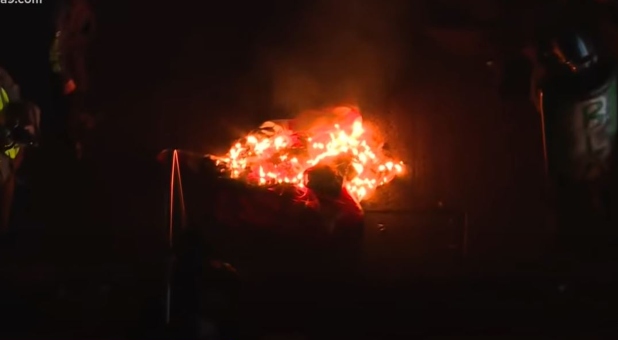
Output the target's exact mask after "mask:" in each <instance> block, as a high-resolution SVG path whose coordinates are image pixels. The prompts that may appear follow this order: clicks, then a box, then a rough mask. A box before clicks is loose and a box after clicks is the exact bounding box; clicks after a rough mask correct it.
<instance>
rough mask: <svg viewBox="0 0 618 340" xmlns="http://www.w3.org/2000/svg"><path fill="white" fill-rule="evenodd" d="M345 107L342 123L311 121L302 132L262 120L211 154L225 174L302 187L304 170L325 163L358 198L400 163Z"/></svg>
mask: <svg viewBox="0 0 618 340" xmlns="http://www.w3.org/2000/svg"><path fill="white" fill-rule="evenodd" d="M339 109H340V108H339ZM349 113H350V114H352V115H353V116H351V118H352V119H346V120H345V121H347V123H346V122H339V123H335V124H332V125H331V124H321V125H318V126H312V128H311V129H309V131H307V132H296V131H292V130H290V129H285V128H282V127H281V126H279V125H276V124H274V123H270V126H268V122H267V123H265V124H264V125H263V128H262V129H261V130H258V131H257V132H254V133H250V134H249V135H247V136H246V137H245V138H243V139H241V140H239V141H237V142H236V143H235V144H234V145H233V146H232V148H231V149H230V150H229V152H228V153H227V155H226V156H223V157H215V156H211V158H212V159H214V160H215V161H216V162H217V165H219V166H222V167H224V169H225V170H226V172H228V174H229V176H230V177H231V178H237V179H243V180H245V181H247V182H248V183H251V184H257V185H264V186H269V185H277V184H283V183H286V184H291V185H295V186H297V187H299V188H304V187H305V185H306V184H307V183H306V176H305V174H306V173H305V171H306V170H308V169H310V168H312V167H314V166H317V165H320V166H322V165H326V166H329V167H332V168H333V169H334V170H335V171H336V173H337V174H338V175H340V176H341V177H342V178H343V185H344V186H345V187H346V189H347V190H348V192H349V193H350V195H351V196H352V197H353V198H354V199H355V200H356V201H357V202H360V201H362V200H364V199H366V198H368V197H369V196H370V195H371V194H372V193H373V192H374V191H375V189H376V188H377V187H379V186H381V185H384V184H386V183H388V182H390V181H391V180H393V178H395V176H397V175H400V174H402V173H403V171H404V166H403V163H402V162H398V161H395V160H393V159H390V158H389V157H387V156H386V155H384V153H383V150H382V148H381V146H376V145H372V144H374V143H372V142H371V141H372V139H371V138H369V137H370V133H369V132H368V131H366V128H365V127H363V120H362V117H361V116H360V114H358V112H357V111H354V110H349ZM349 117H350V115H349V114H348V118H349ZM265 126H268V128H269V129H264V127H265Z"/></svg>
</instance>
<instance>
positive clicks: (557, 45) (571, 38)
mask: <svg viewBox="0 0 618 340" xmlns="http://www.w3.org/2000/svg"><path fill="white" fill-rule="evenodd" d="M539 52H540V53H541V57H542V59H543V60H544V61H545V62H547V63H548V64H550V65H551V66H554V67H558V68H560V69H562V70H566V71H568V72H571V73H580V72H582V71H585V70H587V69H589V68H591V67H592V66H593V65H595V64H596V63H597V62H598V54H597V50H596V48H595V46H594V44H593V43H592V42H591V41H590V39H589V38H587V37H585V36H584V35H583V34H581V33H577V32H569V33H563V34H561V35H558V36H555V37H553V38H551V39H548V40H546V42H545V43H543V44H542V45H541V48H540V51H539ZM548 66H549V65H548Z"/></svg>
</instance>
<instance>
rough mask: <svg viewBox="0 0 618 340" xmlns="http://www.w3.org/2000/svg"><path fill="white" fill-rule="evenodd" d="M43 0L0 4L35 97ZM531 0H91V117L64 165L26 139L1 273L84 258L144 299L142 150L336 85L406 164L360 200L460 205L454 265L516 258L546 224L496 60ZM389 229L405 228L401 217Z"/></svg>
mask: <svg viewBox="0 0 618 340" xmlns="http://www.w3.org/2000/svg"><path fill="white" fill-rule="evenodd" d="M43 1H44V2H45V4H42V5H0V26H1V27H2V32H3V34H2V36H1V40H0V42H1V43H2V45H0V61H1V62H2V64H0V66H2V67H4V68H6V69H7V71H8V72H9V73H10V74H12V75H13V77H14V78H15V80H16V81H17V82H18V83H19V84H20V85H21V87H22V92H23V96H24V97H26V98H28V99H31V100H33V101H35V102H37V103H39V104H40V106H41V107H42V109H43V115H49V112H52V110H51V109H50V94H49V90H48V88H49V86H50V83H49V80H48V78H49V77H48V74H49V65H48V62H47V57H48V38H49V34H50V31H49V22H50V21H49V11H48V7H49V5H50V4H51V3H52V1H50V0H43ZM535 3H536V2H535V1H519V2H513V3H511V2H507V1H489V0H487V1H484V0H475V1H468V2H466V4H465V5H461V4H459V3H451V2H449V1H399V0H394V1H377V0H375V1H373V0H365V1H352V0H345V1H327V0H318V1H307V0H303V1H279V0H265V1H252V2H246V3H243V2H235V1H231V2H225V1H217V2H214V1H201V2H190V1H181V2H174V3H172V2H160V3H158V2H146V1H142V2H140V1H96V2H94V6H95V11H96V15H97V36H96V40H95V42H94V43H93V47H92V50H91V53H90V56H89V58H90V64H91V78H92V86H93V88H92V98H90V99H91V101H90V103H91V107H92V110H93V111H94V112H95V113H96V114H97V115H99V116H100V117H101V121H100V122H99V124H98V126H97V128H96V130H95V131H94V132H93V133H92V134H91V136H89V138H90V139H91V142H90V143H91V145H92V146H91V153H90V155H89V156H88V157H87V159H86V161H85V162H84V164H79V165H76V164H73V163H71V162H70V161H68V160H66V159H65V158H63V157H64V156H62V152H61V151H58V152H57V153H56V150H50V148H47V149H45V148H43V149H44V150H43V151H41V153H43V154H44V155H43V156H40V157H41V158H42V159H45V161H46V163H45V164H46V165H45V167H46V168H48V169H49V171H47V172H46V175H45V176H41V178H42V179H40V182H41V183H43V184H40V185H41V186H42V187H45V188H47V190H42V191H44V192H45V193H43V194H39V195H38V196H36V197H38V199H39V200H40V201H43V202H45V203H44V204H39V206H43V208H40V207H39V208H37V210H36V214H38V215H39V216H41V219H42V220H43V219H44V220H45V221H47V222H45V226H44V231H43V232H42V233H38V234H36V235H44V236H38V237H30V238H27V239H24V240H23V241H21V242H22V243H21V244H20V246H19V247H20V248H24V249H28V250H27V251H25V250H24V251H22V252H20V253H19V254H21V255H19V256H17V257H15V258H14V260H11V261H9V265H8V266H6V267H7V268H9V269H6V270H4V269H3V271H4V273H3V275H17V274H15V273H17V272H19V273H21V274H19V275H23V276H24V277H26V279H24V280H23V281H20V280H17V281H18V282H31V281H33V280H34V281H36V280H39V281H40V280H45V277H52V276H53V274H51V273H49V271H63V273H64V274H62V275H65V276H67V275H68V276H70V277H72V279H71V280H69V281H71V282H74V283H75V282H80V280H83V279H84V277H85V276H87V275H90V274H84V273H86V272H93V273H95V272H96V273H95V274H91V276H92V277H95V276H97V275H99V276H100V277H106V276H107V278H108V279H109V280H118V281H123V282H128V283H126V284H125V286H124V288H122V289H125V290H126V291H131V292H136V291H140V293H139V294H138V295H140V294H141V295H140V299H142V300H144V301H145V300H147V298H148V296H154V295H155V294H156V293H155V292H156V291H157V289H159V288H160V287H155V288H152V289H146V288H143V289H142V288H137V287H141V286H139V285H140V284H141V283H139V282H142V281H144V280H151V281H153V282H154V281H156V280H158V279H160V276H157V275H159V274H160V272H159V271H158V270H157V268H158V266H159V264H160V263H162V262H163V260H164V256H165V255H166V254H165V252H164V249H165V248H164V247H165V243H164V242H165V241H164V236H165V231H164V228H165V227H164V220H163V218H164V209H163V207H164V204H165V201H164V199H165V196H164V190H165V185H166V184H165V183H164V182H162V181H160V180H159V179H160V177H159V175H160V171H159V169H158V168H157V164H156V162H155V156H156V155H157V153H158V152H159V151H160V150H162V149H164V148H172V147H173V148H183V149H189V150H194V151H199V152H204V153H207V152H219V151H221V150H224V149H225V147H227V146H228V145H229V143H230V142H231V141H232V140H233V139H234V138H236V137H238V136H240V134H241V133H242V132H243V131H246V130H247V129H249V128H252V127H255V126H256V125H257V124H259V123H260V122H262V121H264V120H267V119H271V118H280V117H288V116H292V115H293V114H294V113H295V112H298V111H299V110H302V109H308V108H315V107H320V106H323V105H331V104H339V103H357V104H359V105H360V106H361V108H362V109H363V110H364V112H365V116H366V118H367V119H368V120H370V121H373V122H375V123H376V124H378V125H379V126H380V128H381V130H382V132H383V133H385V134H387V138H388V143H389V145H390V146H391V148H392V149H393V150H394V152H395V154H396V155H398V156H399V157H400V158H401V159H402V160H404V161H405V162H406V163H408V164H410V166H411V167H412V168H413V169H415V171H413V172H412V174H411V175H409V176H408V177H407V178H404V179H401V180H397V181H395V182H393V183H392V184H391V185H389V186H388V187H387V188H385V189H384V190H383V191H382V192H380V193H379V194H378V195H377V198H376V199H375V200H374V201H373V202H371V204H372V207H374V208H383V209H414V208H417V207H424V206H427V205H429V204H434V203H435V202H437V201H442V202H444V204H446V205H447V206H448V207H450V208H451V209H454V210H457V211H462V212H467V214H468V220H469V226H470V235H469V240H468V241H469V244H468V249H469V254H468V258H467V265H468V269H470V270H471V272H473V273H476V274H478V275H481V276H487V277H489V278H492V279H493V280H496V281H501V279H499V278H500V277H505V276H504V275H511V274H513V273H520V272H523V271H527V270H533V268H531V266H532V267H538V263H537V265H536V266H535V265H534V264H535V263H536V262H537V259H539V258H541V257H542V256H543V255H544V254H545V253H547V251H548V250H549V249H551V242H550V238H551V235H552V229H551V227H550V225H551V223H549V219H548V217H547V216H546V214H545V208H544V207H545V203H544V202H545V196H544V195H545V194H544V193H545V191H544V184H543V183H544V182H543V165H542V152H541V148H540V143H541V135H540V125H539V117H538V115H537V114H536V113H535V111H534V109H533V107H532V105H531V104H530V103H529V101H528V94H527V92H526V91H527V86H528V84H529V78H528V73H527V72H528V71H527V69H526V67H525V63H524V66H521V67H520V69H521V71H520V72H515V75H514V76H513V75H509V76H508V77H507V75H505V74H504V72H502V71H501V70H502V66H503V65H507V64H511V63H516V62H517V60H518V58H520V56H519V55H518V54H519V53H520V50H522V49H523V46H524V45H525V43H526V42H527V40H528V39H530V32H531V31H532V30H533V27H532V26H533V25H532V24H530V22H534V18H535V17H536V16H538V13H539V11H540V10H539V7H540V6H539V5H537V4H535ZM489 60H492V61H493V64H488V63H487V61H489ZM507 78H508V79H507ZM53 119H54V118H52V117H50V116H48V117H46V118H45V120H46V121H51V120H53ZM78 168H79V170H76V169H78ZM204 204H207V203H204ZM74 211H78V213H74ZM153 212H154V213H153ZM368 228H375V226H371V225H369V226H368ZM389 232H391V233H393V234H397V235H398V237H401V238H404V239H405V238H406V237H408V238H409V237H410V236H406V233H407V231H406V228H405V227H404V226H400V227H399V229H398V228H395V227H393V229H392V230H390V231H389ZM33 235H34V234H33ZM370 248H371V247H370ZM371 249H374V248H371ZM11 256H13V255H11ZM427 261H431V259H427ZM49 263H56V264H60V263H62V265H61V266H60V265H58V266H56V267H57V268H61V269H45V268H48V267H51V266H49V265H48V264H49ZM31 267H32V269H29V268H31ZM108 267H109V268H113V269H106V268H108ZM17 268H18V269H17ZM46 270H47V271H48V272H47V273H46V272H45V271H46ZM111 271H115V272H118V271H120V272H122V273H123V274H122V275H118V277H119V278H111V277H112V276H111V274H108V273H109V272H111ZM23 272H26V274H23ZM533 272H536V271H533ZM97 273H98V274H97ZM59 275H60V274H59ZM534 275H536V274H534ZM32 276H34V278H31V277H32ZM88 277H90V276H88ZM28 280H30V281H28ZM92 280H95V279H92ZM504 280H506V279H504ZM70 284H71V283H67V285H70ZM18 285H22V286H23V285H35V284H32V283H18ZM67 289H68V288H67ZM93 289H99V288H93ZM84 294H86V293H84ZM142 296H143V297H142ZM138 300H139V299H138ZM140 301H141V300H140ZM76 303H77V302H76ZM132 303H133V304H134V305H135V306H132V307H130V308H129V307H125V308H124V309H123V310H122V311H120V312H116V311H114V312H109V313H112V314H114V315H115V316H114V318H115V319H114V320H116V322H117V323H118V324H123V323H124V324H130V323H131V322H132V320H133V319H132V318H133V314H131V313H132V311H134V310H137V309H139V307H137V305H138V304H139V303H140V302H132ZM111 305H114V304H113V303H111ZM110 308H111V307H110ZM66 313H68V314H67V315H72V314H70V313H71V312H66ZM72 317H77V316H68V317H67V316H62V317H61V316H58V320H63V321H62V322H65V321H66V320H70V319H71V318H72ZM62 318H65V319H62ZM58 322H60V321H58ZM60 323H61V322H60ZM57 327H60V326H57ZM119 327H121V326H119Z"/></svg>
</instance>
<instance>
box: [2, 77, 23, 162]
mask: <svg viewBox="0 0 618 340" xmlns="http://www.w3.org/2000/svg"><path fill="white" fill-rule="evenodd" d="M8 103H9V95H8V93H6V90H5V89H4V88H3V87H0V115H3V114H4V108H5V107H6V106H7V104H8ZM18 153H19V146H13V147H12V148H10V149H8V150H5V151H4V154H5V155H7V156H9V158H11V159H15V157H17V154H18Z"/></svg>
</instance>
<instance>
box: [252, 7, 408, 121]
mask: <svg viewBox="0 0 618 340" xmlns="http://www.w3.org/2000/svg"><path fill="white" fill-rule="evenodd" d="M406 10H407V4H406V1H400V0H392V1H380V0H342V1H332V0H318V1H317V2H313V4H312V5H311V6H309V8H306V9H305V11H303V13H302V14H301V18H300V20H298V21H296V22H295V23H294V25H292V27H291V29H290V33H289V35H288V37H287V38H288V39H286V40H288V42H287V43H286V44H285V46H283V47H279V48H271V49H269V50H266V51H265V53H264V55H263V56H264V59H263V61H264V62H265V64H266V66H267V69H268V70H269V72H270V74H271V76H272V81H273V84H272V86H273V88H272V90H273V98H272V99H273V105H274V109H275V111H277V112H282V113H286V114H294V113H297V112H300V111H302V110H305V109H312V108H318V107H323V106H328V105H337V104H353V105H359V106H361V108H363V107H366V106H372V105H375V104H376V103H378V102H380V101H381V100H382V99H383V98H384V96H385V95H387V94H388V89H389V87H390V84H392V82H393V81H394V79H395V78H396V76H397V74H398V72H399V70H400V69H401V65H402V61H403V60H402V59H403V53H402V51H403V47H404V43H405V34H404V33H403V31H404V29H405V23H404V19H405V17H404V13H406Z"/></svg>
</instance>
